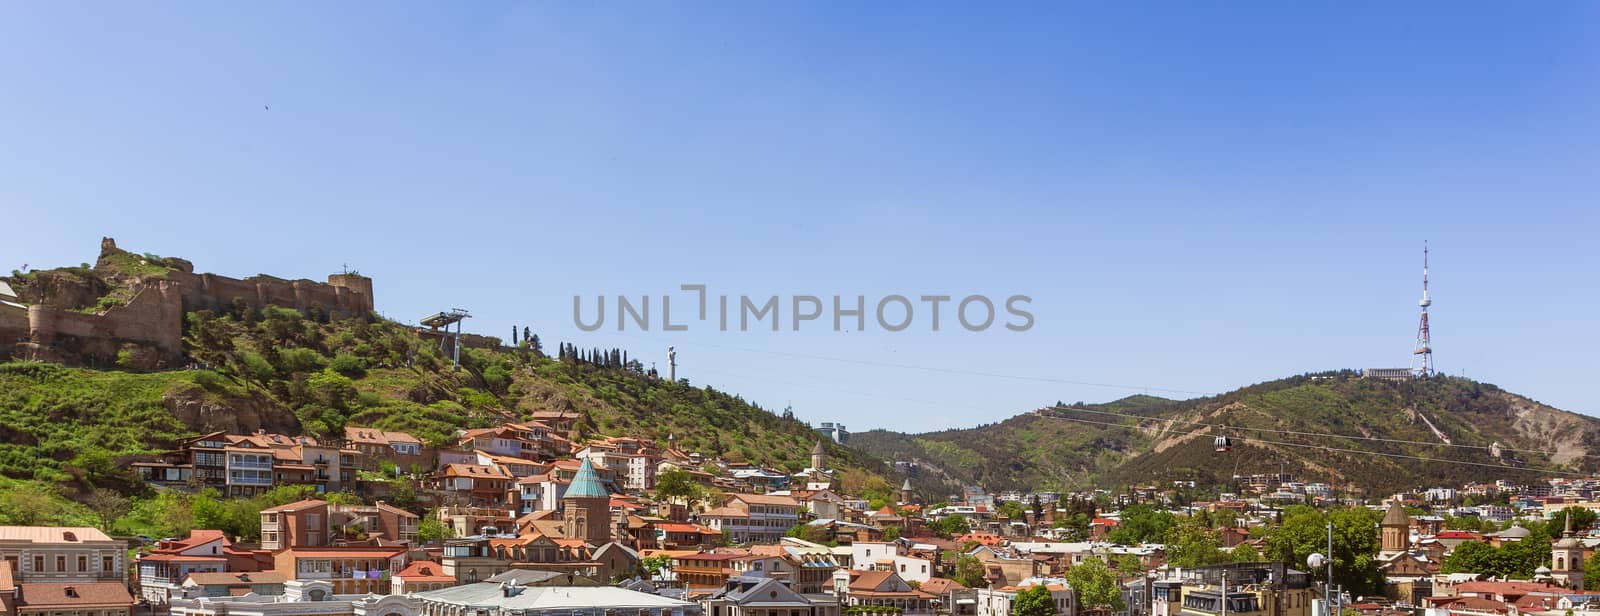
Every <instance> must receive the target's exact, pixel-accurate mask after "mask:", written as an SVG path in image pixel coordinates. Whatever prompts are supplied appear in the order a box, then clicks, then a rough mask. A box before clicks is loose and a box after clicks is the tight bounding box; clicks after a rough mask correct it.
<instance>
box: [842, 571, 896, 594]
mask: <svg viewBox="0 0 1600 616" xmlns="http://www.w3.org/2000/svg"><path fill="white" fill-rule="evenodd" d="M891 575H894V572H892V571H862V572H861V575H859V576H857V575H852V576H851V577H852V578H854V579H851V580H850V592H859V591H870V590H875V589H877V588H878V586H881V585H882V584H883V582H884V580H887V579H889V576H891Z"/></svg>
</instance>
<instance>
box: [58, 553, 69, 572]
mask: <svg viewBox="0 0 1600 616" xmlns="http://www.w3.org/2000/svg"><path fill="white" fill-rule="evenodd" d="M66 570H67V557H65V556H57V557H56V571H66Z"/></svg>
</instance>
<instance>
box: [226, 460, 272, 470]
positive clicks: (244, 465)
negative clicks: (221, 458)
mask: <svg viewBox="0 0 1600 616" xmlns="http://www.w3.org/2000/svg"><path fill="white" fill-rule="evenodd" d="M228 468H230V469H235V468H241V469H255V470H269V471H270V470H272V462H270V461H267V462H255V461H250V460H231V461H229V462H228Z"/></svg>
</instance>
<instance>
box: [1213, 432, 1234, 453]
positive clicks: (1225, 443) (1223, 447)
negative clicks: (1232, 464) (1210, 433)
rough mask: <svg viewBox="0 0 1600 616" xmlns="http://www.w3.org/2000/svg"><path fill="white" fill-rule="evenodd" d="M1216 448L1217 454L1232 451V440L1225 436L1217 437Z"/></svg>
mask: <svg viewBox="0 0 1600 616" xmlns="http://www.w3.org/2000/svg"><path fill="white" fill-rule="evenodd" d="M1216 447H1217V453H1227V452H1230V451H1233V439H1231V438H1228V437H1226V436H1219V437H1217V440H1216Z"/></svg>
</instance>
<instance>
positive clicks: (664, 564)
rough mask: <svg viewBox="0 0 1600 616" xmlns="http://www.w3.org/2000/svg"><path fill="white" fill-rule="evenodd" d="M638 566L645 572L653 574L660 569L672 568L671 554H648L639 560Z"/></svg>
mask: <svg viewBox="0 0 1600 616" xmlns="http://www.w3.org/2000/svg"><path fill="white" fill-rule="evenodd" d="M639 567H640V568H642V569H644V571H645V573H648V574H650V575H651V576H655V575H656V574H657V573H660V572H661V571H662V570H666V569H671V568H672V556H671V555H670V554H657V555H655V556H649V557H646V558H643V559H640V560H639Z"/></svg>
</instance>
